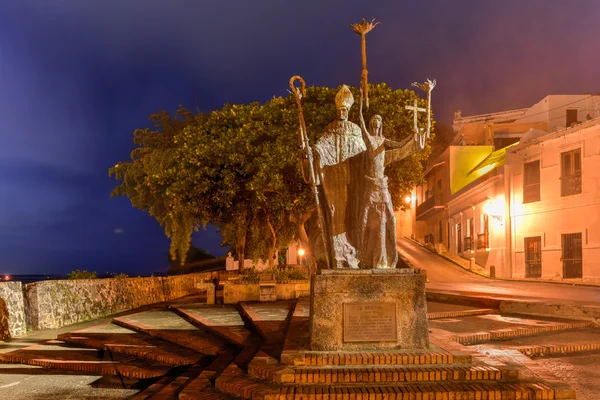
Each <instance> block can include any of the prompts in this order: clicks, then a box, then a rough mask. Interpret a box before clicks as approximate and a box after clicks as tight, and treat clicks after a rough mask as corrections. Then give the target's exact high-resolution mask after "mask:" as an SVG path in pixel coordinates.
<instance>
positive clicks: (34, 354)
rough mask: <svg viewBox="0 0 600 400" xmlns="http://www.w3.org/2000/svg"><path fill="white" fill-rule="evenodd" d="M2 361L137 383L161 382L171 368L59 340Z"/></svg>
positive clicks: (2, 356) (5, 356) (6, 356)
mask: <svg viewBox="0 0 600 400" xmlns="http://www.w3.org/2000/svg"><path fill="white" fill-rule="evenodd" d="M0 361H1V362H6V363H13V364H27V365H37V366H41V367H47V368H56V369H63V370H69V371H76V372H83V373H87V374H94V375H114V376H122V377H126V378H134V379H150V378H158V377H161V376H163V375H165V374H167V373H168V372H169V370H170V369H171V368H172V366H171V365H167V364H163V363H158V362H152V363H150V362H148V361H141V360H138V359H135V358H133V357H124V356H122V355H119V354H115V355H110V356H109V355H108V354H106V352H103V351H100V352H99V351H95V350H91V349H86V348H76V347H68V346H65V345H64V343H63V342H61V341H57V340H51V341H49V342H46V343H44V344H39V345H35V346H30V347H25V348H23V349H19V350H16V351H12V352H10V353H4V354H0Z"/></svg>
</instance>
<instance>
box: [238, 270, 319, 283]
mask: <svg viewBox="0 0 600 400" xmlns="http://www.w3.org/2000/svg"><path fill="white" fill-rule="evenodd" d="M263 274H273V277H274V278H275V280H276V281H291V280H306V279H308V277H307V276H306V274H305V273H304V272H303V271H301V270H297V269H293V268H280V267H273V268H269V269H266V270H264V271H258V270H257V269H255V268H252V269H246V270H244V273H243V274H242V275H241V276H240V279H241V280H243V281H245V282H249V283H250V282H252V283H256V282H259V281H260V276H261V275H263Z"/></svg>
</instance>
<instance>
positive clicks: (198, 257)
mask: <svg viewBox="0 0 600 400" xmlns="http://www.w3.org/2000/svg"><path fill="white" fill-rule="evenodd" d="M214 258H215V257H214V256H213V255H212V254H210V253H209V252H208V251H206V250H204V249H201V248H199V247H196V246H194V245H190V248H189V249H188V251H187V254H186V257H185V263H188V264H189V263H196V262H200V261H205V260H212V259H214ZM169 264H170V266H175V265H181V264H182V263H181V260H180V258H179V256H177V257H175V259H173V258H171V256H170V255H169Z"/></svg>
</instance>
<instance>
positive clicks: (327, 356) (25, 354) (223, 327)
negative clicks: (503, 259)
mask: <svg viewBox="0 0 600 400" xmlns="http://www.w3.org/2000/svg"><path fill="white" fill-rule="evenodd" d="M176 303H177V304H175V305H173V306H172V307H170V308H169V309H168V310H164V309H159V308H157V309H152V310H149V311H144V312H138V313H133V314H130V315H125V316H120V317H117V318H115V319H114V320H113V323H105V324H101V325H98V326H94V327H88V328H85V329H78V330H76V331H72V332H68V333H64V334H62V335H60V338H62V339H64V340H65V341H69V342H71V343H73V344H77V347H75V346H73V345H68V344H66V343H63V342H60V341H51V342H48V343H45V344H42V345H36V346H30V347H26V348H22V349H18V350H15V351H12V352H7V353H4V354H2V355H0V357H2V360H4V361H5V362H7V361H8V362H16V363H27V364H32V365H42V366H45V367H52V368H60V369H65V370H71V371H78V372H77V373H94V374H98V375H106V376H117V377H121V378H122V379H125V378H129V379H134V381H133V382H134V383H135V382H138V384H137V386H138V387H143V388H146V389H145V390H142V391H140V392H139V393H138V394H137V395H136V396H135V397H134V399H138V400H139V399H177V398H178V399H221V400H226V399H234V398H237V399H240V398H241V399H249V400H262V399H264V400H287V399H314V400H317V399H319V400H324V399H348V400H350V399H354V400H356V399H368V400H374V399H381V400H383V399H386V400H389V399H397V400H398V399H399V400H451V399H453V400H459V399H461V400H471V399H472V400H484V399H487V400H505V399H515V400H516V399H536V400H543V399H563V400H570V399H575V393H574V391H573V390H572V389H571V388H570V387H569V386H568V385H566V384H565V383H564V382H563V381H561V380H560V379H559V378H557V377H555V376H553V375H552V373H551V372H550V371H548V369H547V368H544V365H543V363H540V362H537V361H535V360H532V359H530V358H528V357H526V356H525V355H524V352H523V351H522V349H523V348H529V349H533V348H534V347H535V346H534V343H535V341H534V340H535V339H534V338H535V337H521V336H519V337H518V338H517V335H523V334H528V335H529V334H533V333H538V334H539V333H540V332H542V331H544V330H546V331H548V330H552V331H553V333H552V334H553V335H567V334H576V332H577V331H574V330H573V329H577V328H578V329H580V331H581V327H583V326H588V325H589V324H590V323H589V322H584V323H582V322H580V321H573V320H561V319H556V318H540V317H523V316H502V315H498V314H497V310H494V309H490V308H480V307H473V306H459V305H448V304H440V303H435V304H432V305H431V307H430V308H429V309H430V315H429V317H430V319H431V321H430V327H431V334H430V338H431V348H430V349H429V350H428V351H424V350H418V351H416V350H414V351H411V350H395V351H365V352H360V353H353V352H315V351H310V350H309V348H310V346H309V332H308V331H309V330H308V325H309V312H310V304H309V303H310V302H309V299H308V298H301V299H299V300H298V301H288V302H273V303H242V304H240V305H239V307H233V306H221V305H205V304H198V299H197V298H195V299H188V300H182V301H178V302H176ZM559 330H563V331H561V332H558V331H559ZM557 332H558V333H557ZM581 332H582V333H581V334H580V335H579V339H586V340H587V342H586V343H587V344H588V345H589V346H588V349H591V345H592V344H594V343H597V344H598V345H599V346H600V341H598V340H597V339H598V338H600V335H598V333H597V332H596V331H595V330H594V329H593V328H586V330H583V331H581ZM584 333H585V334H584ZM511 335H513V336H512V338H511V339H508V340H505V341H503V342H502V343H501V345H504V346H501V345H498V343H496V344H493V345H492V344H490V343H492V342H490V341H491V340H494V339H498V338H506V337H511ZM466 337H470V338H471V339H469V340H472V339H473V338H475V339H476V340H480V341H485V342H490V343H487V345H486V346H487V347H484V346H482V347H481V348H478V347H477V346H472V347H466V346H464V345H462V344H461V343H459V342H461V341H462V339H461V338H466ZM536 337H552V336H551V335H550V333H545V334H542V335H538V336H536ZM559 337H562V336H557V338H559ZM519 340H521V342H519ZM528 340H531V341H532V342H528ZM510 341H512V342H510ZM509 342H510V344H511V346H508V347H507V346H506V344H507V343H509ZM579 344H581V343H569V337H568V336H564V338H562V339H557V340H556V341H555V342H549V343H544V345H545V346H546V347H545V350H544V351H546V352H551V351H554V350H548V349H556V351H559V350H560V349H561V348H562V347H560V346H577V345H579ZM81 346H87V347H88V348H83V347H81ZM490 346H495V347H490ZM551 346H555V347H551ZM573 348H575V347H573ZM490 349H491V350H490ZM519 349H520V350H521V351H520V350H519ZM478 350H481V351H478ZM532 354H534V355H535V354H536V353H532ZM135 379H137V381H135ZM599 398H600V396H599Z"/></svg>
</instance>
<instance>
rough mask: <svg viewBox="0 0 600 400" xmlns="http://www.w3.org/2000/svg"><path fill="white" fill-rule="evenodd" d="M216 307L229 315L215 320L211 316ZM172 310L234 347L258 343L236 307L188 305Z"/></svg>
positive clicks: (172, 308)
mask: <svg viewBox="0 0 600 400" xmlns="http://www.w3.org/2000/svg"><path fill="white" fill-rule="evenodd" d="M215 307H219V308H220V309H221V310H223V309H226V310H227V315H226V316H225V317H222V315H221V318H218V319H215V318H214V315H211V314H212V313H213V310H214V309H215ZM170 309H171V310H172V311H173V312H175V313H176V314H177V315H179V316H180V317H181V318H183V319H184V320H186V321H187V322H189V323H190V324H192V325H193V326H195V327H197V328H199V329H201V330H205V331H207V332H210V333H211V334H213V335H215V336H217V337H219V338H221V339H222V340H225V341H226V342H228V343H230V344H232V345H234V346H237V347H240V348H243V347H246V346H252V345H254V344H255V343H256V338H255V337H254V335H253V334H252V332H251V331H250V330H249V329H248V328H246V326H245V324H244V321H243V319H242V317H241V316H240V314H239V312H238V310H237V309H236V308H235V307H231V306H203V305H200V306H193V305H186V306H178V307H170Z"/></svg>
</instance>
